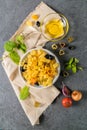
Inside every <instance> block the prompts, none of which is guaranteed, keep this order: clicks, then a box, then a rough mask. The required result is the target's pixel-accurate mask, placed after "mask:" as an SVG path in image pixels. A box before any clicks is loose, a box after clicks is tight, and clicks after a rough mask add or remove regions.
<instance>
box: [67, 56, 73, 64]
mask: <svg viewBox="0 0 87 130" xmlns="http://www.w3.org/2000/svg"><path fill="white" fill-rule="evenodd" d="M73 60H74V58H73V57H72V58H70V59H69V62H68V63H69V64H70V65H71V64H72V63H73Z"/></svg>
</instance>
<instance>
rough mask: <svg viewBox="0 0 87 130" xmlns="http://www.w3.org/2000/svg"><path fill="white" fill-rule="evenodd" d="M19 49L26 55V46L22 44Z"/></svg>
mask: <svg viewBox="0 0 87 130" xmlns="http://www.w3.org/2000/svg"><path fill="white" fill-rule="evenodd" d="M19 49H20V50H22V51H23V52H24V53H25V52H26V49H27V48H26V45H25V44H23V43H21V44H19Z"/></svg>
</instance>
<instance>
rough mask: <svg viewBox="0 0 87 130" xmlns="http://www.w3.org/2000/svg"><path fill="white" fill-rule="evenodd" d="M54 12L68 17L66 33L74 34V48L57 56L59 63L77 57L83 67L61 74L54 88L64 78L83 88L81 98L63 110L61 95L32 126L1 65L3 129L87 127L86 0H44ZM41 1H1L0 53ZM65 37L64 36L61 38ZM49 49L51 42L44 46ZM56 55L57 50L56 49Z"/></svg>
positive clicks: (84, 129) (76, 129)
mask: <svg viewBox="0 0 87 130" xmlns="http://www.w3.org/2000/svg"><path fill="white" fill-rule="evenodd" d="M43 1H44V2H46V3H47V4H48V5H49V6H51V7H53V8H54V9H55V10H56V11H60V12H62V13H63V14H64V15H65V16H66V17H67V18H68V20H69V24H70V30H69V34H68V36H74V38H75V41H74V42H73V43H72V45H75V46H76V49H75V50H73V51H70V50H68V49H66V55H64V56H62V57H61V58H59V59H60V62H61V65H62V64H63V62H64V61H65V60H68V59H69V58H70V57H77V58H78V59H79V60H80V64H81V66H83V67H84V70H83V71H82V72H81V71H78V72H77V73H76V74H71V75H70V76H69V77H68V78H63V77H61V76H60V78H59V80H58V81H57V82H56V84H55V85H56V87H59V88H61V81H62V80H63V81H64V82H65V83H66V84H67V85H68V86H69V87H70V88H71V89H72V90H74V89H77V90H80V91H82V93H83V99H82V100H81V101H80V102H77V103H74V104H73V106H72V107H70V108H68V109H65V108H63V107H62V105H61V100H62V98H63V96H62V95H60V96H59V98H57V100H56V101H55V102H54V103H53V104H52V105H51V106H50V107H49V108H48V109H47V110H46V111H45V112H44V114H43V116H42V117H41V124H40V125H38V126H35V127H32V126H31V124H30V122H29V120H28V119H27V117H26V115H25V113H24V111H23V109H22V108H21V105H20V104H19V102H18V100H17V97H16V95H15V93H14V91H13V89H12V87H11V84H10V82H9V80H8V78H7V76H6V73H5V71H4V69H3V68H2V66H1V64H0V129H3V130H48V129H50V130H87V0H43ZM40 2H41V1H40V0H0V56H2V54H3V51H4V49H3V45H4V42H5V41H7V40H8V39H9V38H10V37H11V36H12V35H13V34H14V33H15V31H16V30H17V28H18V26H19V25H20V24H21V23H22V21H23V20H24V19H25V18H26V16H27V15H28V13H29V12H31V11H32V10H33V9H34V8H35V7H36V6H37V5H38V4H39V3H40ZM64 40H66V38H65V39H64ZM46 48H48V49H51V43H50V44H49V43H48V44H47V45H46ZM55 53H56V54H57V53H58V52H55Z"/></svg>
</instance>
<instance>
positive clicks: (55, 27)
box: [45, 19, 64, 38]
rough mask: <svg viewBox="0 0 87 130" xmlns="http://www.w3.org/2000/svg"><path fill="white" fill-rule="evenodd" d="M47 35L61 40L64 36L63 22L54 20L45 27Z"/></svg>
mask: <svg viewBox="0 0 87 130" xmlns="http://www.w3.org/2000/svg"><path fill="white" fill-rule="evenodd" d="M45 33H46V34H48V35H49V36H50V37H51V38H59V37H61V36H63V35H64V28H63V23H62V21H61V20H58V19H53V20H50V21H49V22H48V23H47V24H46V25H45Z"/></svg>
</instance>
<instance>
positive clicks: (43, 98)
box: [2, 2, 60, 125]
mask: <svg viewBox="0 0 87 130" xmlns="http://www.w3.org/2000/svg"><path fill="white" fill-rule="evenodd" d="M52 12H55V11H54V10H52V9H51V8H50V7H48V6H47V5H46V4H45V3H43V2H41V3H40V4H39V5H38V6H37V7H36V9H35V10H34V11H33V12H32V13H30V14H29V15H28V17H27V18H26V19H25V20H24V21H23V23H22V24H21V26H20V27H19V29H18V30H17V31H16V33H15V34H14V35H13V36H12V38H11V39H10V40H14V39H15V37H16V36H17V35H19V34H23V35H27V38H26V40H25V43H26V46H27V48H28V50H29V49H31V48H35V47H38V46H44V45H45V44H46V42H47V41H48V40H47V39H45V37H44V36H43V35H42V33H41V32H40V31H39V30H38V29H37V28H35V27H28V26H27V25H26V21H27V20H29V19H31V15H32V14H37V13H38V14H39V15H40V17H39V20H41V19H43V17H44V16H46V15H47V14H49V13H52ZM59 18H60V16H59ZM18 53H19V55H20V57H21V56H22V55H23V53H21V52H20V51H18ZM6 55H8V53H7V52H4V54H3V57H5V58H4V59H3V61H2V66H3V68H4V70H5V72H6V74H7V76H8V79H9V81H10V83H11V85H12V87H13V89H14V91H15V93H16V96H17V98H18V100H19V102H20V104H21V106H22V108H23V109H24V111H25V113H26V115H27V117H28V118H29V120H30V122H31V124H32V125H35V124H37V123H39V120H38V119H39V117H40V116H41V114H42V113H43V112H44V111H45V110H46V109H47V108H48V106H49V105H50V104H51V103H52V102H53V100H54V99H55V98H56V97H57V96H58V95H59V93H60V91H59V90H58V89H57V88H56V87H55V86H54V85H52V86H51V87H49V88H43V89H37V88H31V87H30V89H29V91H30V93H31V95H30V96H29V97H28V98H27V99H26V100H20V98H19V93H20V88H22V87H23V86H25V83H24V82H23V80H22V79H21V77H20V75H19V71H18V66H17V65H16V64H15V63H13V61H12V60H11V59H10V58H9V57H6ZM36 101H37V102H39V103H40V104H41V106H39V107H35V106H34V103H35V102H36Z"/></svg>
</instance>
